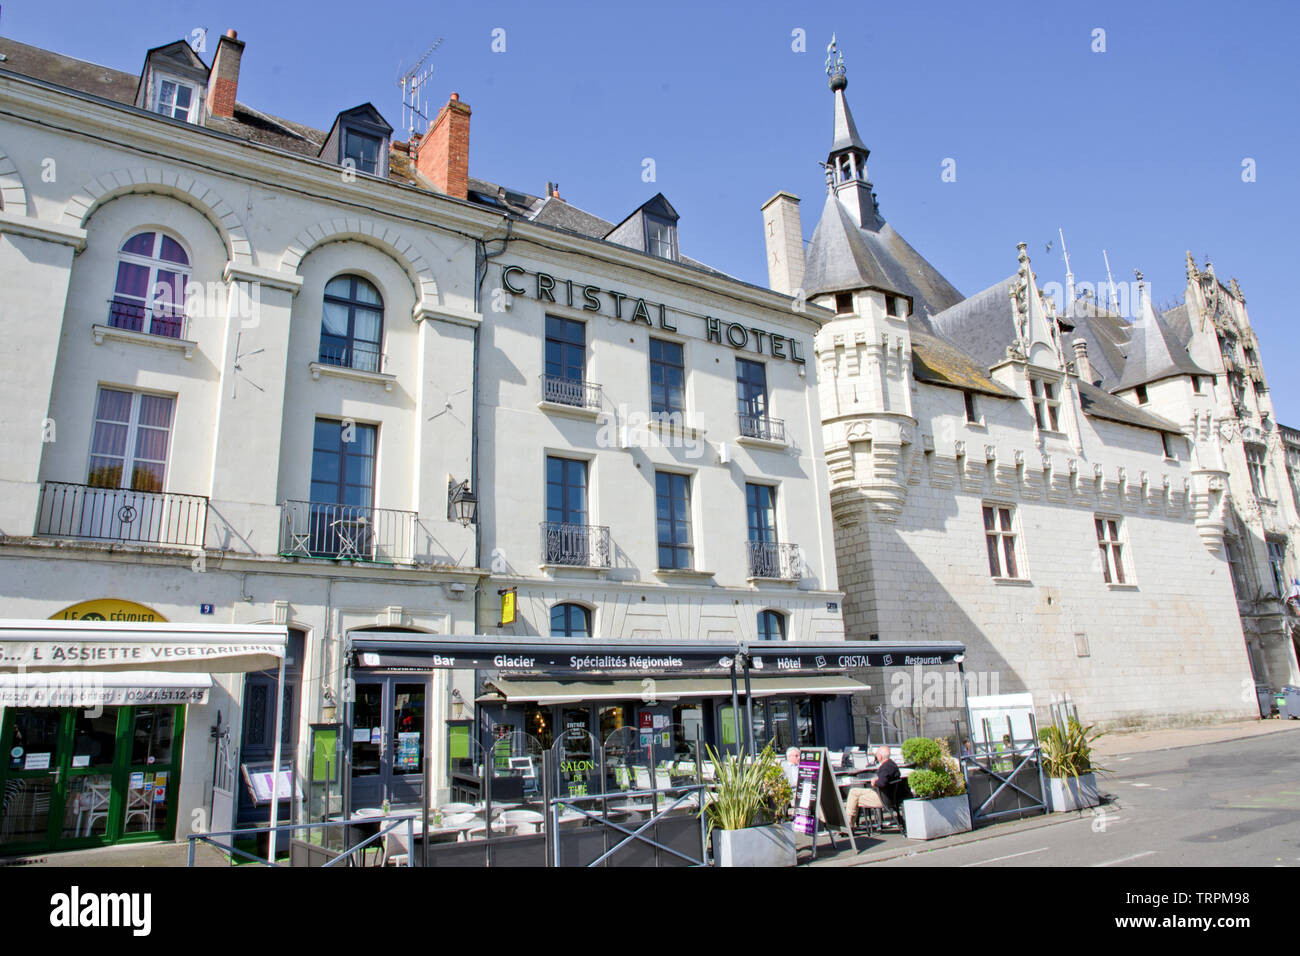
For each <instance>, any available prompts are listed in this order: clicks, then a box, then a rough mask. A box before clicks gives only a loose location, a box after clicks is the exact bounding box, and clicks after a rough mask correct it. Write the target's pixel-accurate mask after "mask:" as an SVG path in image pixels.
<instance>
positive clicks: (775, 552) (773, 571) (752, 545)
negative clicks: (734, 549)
mask: <svg viewBox="0 0 1300 956" xmlns="http://www.w3.org/2000/svg"><path fill="white" fill-rule="evenodd" d="M745 547H746V549H747V550H748V552H749V576H750V577H751V578H777V579H780V580H785V581H798V580H799V579H800V578H802V577H803V554H802V552H800V550H799V545H797V544H779V543H777V542H775V541H746V542H745Z"/></svg>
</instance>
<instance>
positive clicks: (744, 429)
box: [739, 413, 785, 442]
mask: <svg viewBox="0 0 1300 956" xmlns="http://www.w3.org/2000/svg"><path fill="white" fill-rule="evenodd" d="M739 418H740V437H741V438H757V439H760V440H762V441H779V442H784V441H785V422H784V421H782V420H781V419H779V418H768V417H767V416H766V415H746V414H744V413H742V414H741V415H740V416H739Z"/></svg>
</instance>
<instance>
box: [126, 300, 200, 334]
mask: <svg viewBox="0 0 1300 956" xmlns="http://www.w3.org/2000/svg"><path fill="white" fill-rule="evenodd" d="M108 325H109V327H110V328H114V329H125V330H126V331H128V332H143V333H145V334H146V335H159V336H162V337H163V338H168V339H183V338H185V329H186V325H187V320H186V317H185V310H184V308H183V307H181V306H173V305H167V304H164V303H162V302H157V303H155V304H154V307H153V308H152V309H151V308H149V307H148V306H146V305H145V304H144V302H142V301H141V300H139V299H126V298H123V297H121V296H115V297H114V298H112V299H109V301H108Z"/></svg>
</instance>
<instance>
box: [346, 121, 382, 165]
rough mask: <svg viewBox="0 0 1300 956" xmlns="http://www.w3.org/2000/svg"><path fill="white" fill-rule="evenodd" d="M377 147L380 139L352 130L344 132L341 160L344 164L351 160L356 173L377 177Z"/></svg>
mask: <svg viewBox="0 0 1300 956" xmlns="http://www.w3.org/2000/svg"><path fill="white" fill-rule="evenodd" d="M379 146H380V139H379V137H378V136H371V135H369V134H368V133H362V132H358V131H357V130H353V129H349V130H345V131H344V145H343V160H344V162H347V161H348V160H352V162H353V163H354V164H355V166H356V168H357V171H358V172H362V173H369V174H370V175H372V176H378V175H379Z"/></svg>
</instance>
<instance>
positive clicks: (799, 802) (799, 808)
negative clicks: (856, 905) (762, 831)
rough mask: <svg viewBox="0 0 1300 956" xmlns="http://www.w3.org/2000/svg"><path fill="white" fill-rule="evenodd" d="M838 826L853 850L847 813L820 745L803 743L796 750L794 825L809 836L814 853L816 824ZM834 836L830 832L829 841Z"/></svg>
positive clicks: (824, 751)
mask: <svg viewBox="0 0 1300 956" xmlns="http://www.w3.org/2000/svg"><path fill="white" fill-rule="evenodd" d="M819 822H820V823H824V824H825V825H826V829H827V830H828V831H830V830H841V831H843V832H845V833H847V834H848V837H849V845H850V846H851V847H853V849H854V851H855V852H856V850H857V844H856V842H855V841H854V839H853V828H852V827H850V826H849V815H848V812H847V811H846V810H845V809H844V801H843V800H841V799H840V791H839V788H838V787H837V786H836V785H835V776H834V775H833V774H832V773H831V767H830V763H829V762H828V761H827V759H826V750H825V748H823V747H807V748H802V749H800V751H799V773H798V775H797V776H796V778H795V787H794V828H795V831H796V832H797V833H803V834H806V835H808V836H811V837H812V838H813V855H814V856H815V855H816V853H817V826H818V823H819ZM833 841H834V837H833V836H832V842H833Z"/></svg>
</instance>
